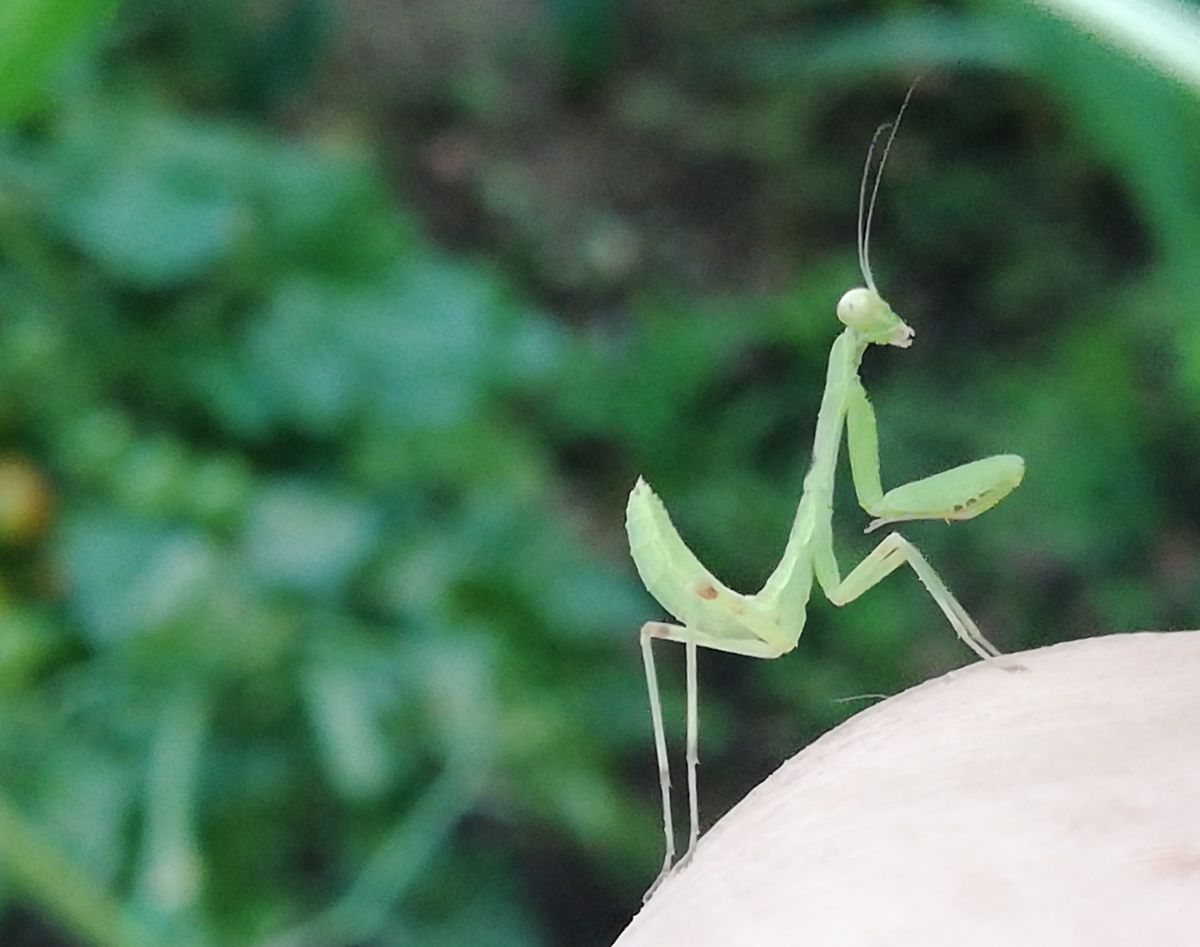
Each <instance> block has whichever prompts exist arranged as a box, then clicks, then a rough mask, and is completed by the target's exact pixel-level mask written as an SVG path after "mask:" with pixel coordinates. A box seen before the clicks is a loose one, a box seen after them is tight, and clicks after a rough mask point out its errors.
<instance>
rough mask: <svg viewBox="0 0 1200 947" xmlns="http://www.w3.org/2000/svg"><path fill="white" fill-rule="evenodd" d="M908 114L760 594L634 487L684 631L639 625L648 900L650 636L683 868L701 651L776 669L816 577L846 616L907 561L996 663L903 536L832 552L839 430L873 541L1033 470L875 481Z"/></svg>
mask: <svg viewBox="0 0 1200 947" xmlns="http://www.w3.org/2000/svg"><path fill="white" fill-rule="evenodd" d="M911 94H912V90H911V89H910V90H909V95H910V96H911ZM907 105H908V97H906V98H905V100H904V104H903V105H902V106H901V107H900V112H899V114H898V115H897V116H896V119H895V121H894V122H891V123H890V124H886V125H883V126H880V128H879V129H878V130H877V131H876V133H875V138H874V139H872V142H871V149H870V150H869V151H868V153H867V160H866V164H865V166H864V168H863V175H862V183H861V185H860V188H859V203H858V260H859V267H860V269H861V271H862V276H863V280H864V282H865V283H866V285H865V286H860V287H857V288H855V289H851V290H849V291H848V292H847V293H846V294H845V295H844V296H842V298H841V300H840V301H839V302H838V305H837V317H838V319H839V320H840V321H841V322H842V323H843V324H844V325H845V329H844V330H843V331H842V333H841V334H840V335H839V336H838V337H837V339H836V340H835V341H834V343H833V348H832V349H831V350H830V353H829V368H828V372H827V374H826V378H825V392H824V394H823V396H822V398H821V408H820V413H819V414H818V415H817V426H816V434H815V437H814V440H813V450H812V466H811V468H810V469H809V471H808V474H807V476H805V478H804V486H803V493H802V495H801V498H800V504H799V507H798V509H797V510H796V518H795V520H794V522H793V524H792V529H791V533H790V535H789V536H788V541H787V545H786V547H785V549H784V552H783V558H782V559H781V560H780V562H779V565H778V566H776V568H775V570H774V571H773V572H772V573H771V575H770V576H769V577H768V579H767V581H766V584H765V585H763V587H762V589H761V590H760V591H758V592H757V593H755V594H753V595H744V594H741V593H738V592H735V591H733V590H732V589H730V588H728V587H726V586H725V585H723V584H722V583H721V582H720V581H719V580H718V579H716V578H715V577H714V576H713V575H712V573H711V572H709V571H708V569H706V568H705V567H704V566H703V565H702V564H701V563H700V561H699V560H698V559H697V558H696V556H695V555H693V553H692V552H691V550H690V549H688V547H687V546H686V545H685V544H684V542H683V540H682V539H681V538H680V536H679V533H678V532H677V531H676V529H675V527H674V526H673V525H672V523H671V519H670V517H669V516H668V515H667V511H666V508H665V507H664V506H663V504H662V501H661V500H659V498H658V496H657V495H655V493H654V492H653V491H652V490H651V489H650V487H649V485H648V484H647V483H646V482H645V480H643V479H641V478H639V479H638V482H637V484H636V485H635V486H634V488H633V492H632V493H631V494H630V496H629V504H628V508H627V512H626V529H627V531H628V533H629V546H630V550H631V552H632V554H633V559H634V562H635V563H636V565H637V570H638V574H639V575H640V576H641V578H642V581H643V582H644V583H645V585H646V588H647V590H648V591H649V592H650V594H651V595H652V596H654V598H655V599H657V600H658V602H659V604H660V605H662V606H663V608H665V609H666V610H667V611H668V612H670V613H671V615H673V616H674V617H675V619H676V620H677V621H678V624H668V623H665V622H657V621H651V622H647V623H646V624H645V625H643V626H642V630H641V636H640V637H641V647H642V658H643V661H644V663H645V671H646V684H647V687H648V689H649V692H650V711H651V717H652V720H653V726H654V747H655V752H656V754H657V758H658V770H659V784H660V789H661V792H662V808H663V832H664V835H665V838H666V855H665V858H664V860H663V867H662V871H661V872H660V873H659V875H658V877H657V879H656V880H655V882H654V884H653V885H651V887H650V889H649V891H647V892H646V897H647V898H649V896H650V895H651V894H652V893H653V891H654V890H655V888H657V887H658V885H659V884H660V883H661V882H662V881H663V879H664V878H666V876H667V875H668V873H669V872H670V871H671V868H672V861H673V860H674V856H675V840H674V839H675V833H674V826H673V823H672V818H671V798H670V773H669V768H668V763H667V747H666V736H665V733H664V729H663V719H662V706H661V703H660V700H659V694H658V680H657V677H656V675H655V670H654V657H653V654H652V651H651V641H652V640H653V639H655V638H661V639H665V640H667V641H676V642H680V643H682V644H683V645H684V646H685V651H686V660H687V766H688V770H687V775H688V802H689V814H690V820H691V826H690V833H689V838H688V848H687V851H686V852H685V854H684V856H683V859H681V861H680V862H679V865H680V866H682V865H684V864H686V863H687V861H688V859H689V858H690V857H691V854H692V852H693V850H694V848H695V845H696V841H697V839H698V838H699V834H700V829H699V816H698V808H697V791H696V764H697V759H698V757H697V741H698V715H697V707H696V649H697V648H699V647H703V648H714V649H716V650H718V651H729V652H732V653H734V654H744V655H748V656H750V657H755V658H777V657H779V656H780V655H782V654H785V653H787V652H788V651H791V650H792V649H793V648H794V647H796V642H797V641H798V640H799V638H800V633H801V631H802V630H803V628H804V617H805V606H806V605H807V603H808V599H809V596H810V595H811V593H812V584H813V578H814V577H815V578H816V580H817V584H818V585H820V587H821V590H822V591H823V592H824V594H825V597H826V598H828V599H829V601H830V602H832V603H833V604H834V605H845V604H846V603H848V602H851V601H853V600H854V599H856V598H858V597H859V596H860V595H862V594H863V593H864V592H866V591H867V590H868V589H870V588H871V587H873V586H874V585H876V584H877V583H878V582H880V581H882V580H883V579H884V578H886V577H887V576H888V575H890V574H891V573H892V572H893V571H895V570H896V569H897V568H899V567H900V566H901V565H903V564H905V563H908V564H909V565H910V566H912V568H913V570H914V571H915V572H916V573H917V577H918V578H919V579H920V580H921V582H922V583H923V584H924V586H925V588H926V589H928V590H929V594H930V595H931V596H933V599H934V601H935V602H936V603H937V605H938V607H940V608H941V610H942V611H943V612H944V613H945V615H946V617H947V618H948V619H949V621H950V624H951V626H953V628H954V630H955V632H956V633H957V634H958V636H959V637H960V638H961V639H962V640H963V641H964V642H965V643H966V644H967V646H968V647H970V648H971V649H972V650H973V651H974V652H975V653H976V654H978V655H979V656H980V657H982V658H985V659H991V658H996V657H997V656H998V655H999V652H998V651H997V650H996V648H994V647H993V646H992V644H991V643H990V642H989V641H988V640H987V639H986V638H985V637H984V636H983V634H982V633H981V632H980V631H979V628H978V627H977V626H976V625H975V622H973V621H972V620H971V617H970V616H969V615H968V614H967V613H966V611H965V610H964V609H963V607H962V606H961V605H960V604H959V603H958V600H957V599H955V598H954V596H953V595H951V594H950V590H949V589H947V588H946V585H945V583H944V582H942V580H941V578H940V577H939V576H938V574H937V573H936V572H934V571H933V569H932V568H931V567H930V565H929V563H928V562H927V561H926V560H925V558H924V557H923V556H922V555H921V553H920V552H918V551H917V548H916V547H915V546H913V545H912V543H910V542H909V541H908V540H906V539H905V538H904V537H903V536H901V535H900V533H898V532H892V533H889V534H888V535H887V536H886V537H885V538H884V539H883V541H882V542H880V543H879V545H878V546H876V547H875V549H874V550H873V551H872V552H871V553H870V554H869V555H868V556H867V557H866V558H865V559H863V560H862V562H860V563H859V564H858V565H857V566H856V567H855V568H854V569H852V570H851V571H850V573H849V574H848V575H847V576H845V577H844V578H843V577H842V576H841V573H840V572H839V569H838V564H837V559H836V558H835V555H834V550H833V527H832V508H833V489H834V474H835V470H836V467H837V458H838V450H839V446H840V443H841V439H842V432H843V430H845V432H846V440H847V449H848V451H849V454H850V468H851V474H852V478H853V481H854V488H855V492H856V494H857V496H858V503H859V505H860V506H861V507H862V508H863V509H864V510H866V511H867V512H868V513H869V514H871V516H873V517H874V519H873V520H872V521H871V523H870V525H869V526H868V527H867V532H871V531H872V530H875V529H877V528H879V527H881V526H885V525H888V524H890V523H896V522H901V521H904V520H918V519H942V520H946V521H947V522H949V521H951V520H965V519H970V518H972V517H974V516H978V515H979V514H980V513H982V512H984V511H985V510H988V509H991V507H993V506H995V505H996V504H997V503H999V502H1000V501H1001V500H1002V499H1003V498H1004V497H1005V496H1006V495H1007V494H1008V493H1009V492H1011V491H1012V490H1013V489H1014V488H1015V487H1016V486H1017V484H1019V483H1020V482H1021V477H1022V475H1023V474H1024V470H1025V463H1024V461H1023V460H1022V459H1021V458H1020V457H1018V456H1016V455H1015V454H1001V455H997V456H994V457H987V458H984V459H983V460H977V461H974V462H972V463H968V464H964V465H962V466H959V467H954V468H952V469H950V470H946V471H943V472H941V473H938V474H934V475H932V476H930V477H925V478H924V479H921V480H916V481H913V482H912V483H906V484H904V485H903V486H900V487H896V488H895V489H894V490H889V491H888V492H886V493H885V492H884V491H883V487H882V485H881V482H880V474H879V443H878V437H877V434H876V427H875V412H874V409H873V408H872V407H871V403H870V402H869V401H868V400H867V395H866V391H865V390H864V389H863V386H862V382H861V381H860V380H859V376H858V368H859V363H860V362H861V360H862V357H863V354H864V353H865V352H866V350H867V348H868V347H869V346H871V345H894V346H897V347H899V348H908V347H909V346H910V345H911V344H912V339H913V335H914V333H913V330H912V329H911V328H910V327H909V326H908V325H907V324H906V323H905V322H904V320H902V319H901V318H900V317H899V316H897V315H896V314H895V313H894V312H893V311H892V309H891V307H890V306H889V305H888V304H887V303H886V302H884V300H883V297H881V296H880V295H879V292H878V290H877V289H876V287H875V280H874V277H873V276H872V274H871V266H870V260H869V250H870V239H871V237H870V234H871V220H872V216H873V214H874V210H875V200H876V197H877V195H878V193H879V182H880V179H881V178H882V175H883V168H884V165H885V163H886V161H887V156H888V151H889V150H890V149H891V145H892V142H893V141H894V139H895V136H896V131H897V129H898V128H899V126H900V120H901V119H902V118H903V116H904V109H905V108H906V107H907ZM889 128H890V134H889V135H888V138H887V142H886V144H885V145H884V148H883V153H882V155H881V157H880V162H879V167H878V170H877V172H876V175H875V180H874V184H873V185H872V187H871V193H870V200H869V201H868V199H867V184H868V179H869V177H870V170H871V166H872V157H873V155H874V152H875V146H876V144H877V143H878V141H879V137H880V135H881V133H882V132H884V131H886V130H888V129H889Z"/></svg>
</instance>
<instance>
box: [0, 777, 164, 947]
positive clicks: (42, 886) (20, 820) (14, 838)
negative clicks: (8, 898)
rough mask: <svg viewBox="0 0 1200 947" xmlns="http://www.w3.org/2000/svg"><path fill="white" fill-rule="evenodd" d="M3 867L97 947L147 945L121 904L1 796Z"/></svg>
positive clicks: (55, 916)
mask: <svg viewBox="0 0 1200 947" xmlns="http://www.w3.org/2000/svg"><path fill="white" fill-rule="evenodd" d="M0 871H3V873H4V874H5V876H7V878H8V879H9V880H10V881H12V882H13V884H15V885H16V886H17V887H18V888H19V889H20V890H21V891H22V892H23V893H24V894H25V895H26V897H28V898H29V900H30V901H31V902H33V903H34V904H36V905H37V906H38V907H40V908H41V909H42V910H43V911H44V913H45V915H46V917H47V918H48V919H51V920H53V921H54V922H56V923H58V924H59V925H61V927H62V928H63V930H66V931H69V932H70V933H71V934H73V935H75V936H76V937H78V938H80V939H81V940H83V941H86V942H87V943H89V944H92V945H94V947H133V945H137V947H145V945H148V944H150V943H151V939H150V937H149V936H148V935H147V934H146V933H145V932H144V931H137V930H135V929H134V925H133V923H132V921H131V919H130V918H129V917H128V916H127V915H126V914H125V913H124V911H122V909H121V906H120V905H119V904H118V903H117V902H116V901H115V900H114V899H113V898H112V896H111V895H110V894H109V893H108V892H107V891H105V890H104V889H103V888H101V887H99V886H98V885H96V884H95V883H94V882H93V881H92V879H90V878H88V877H87V875H85V874H84V873H83V871H82V870H80V868H79V866H78V865H76V864H75V863H73V862H72V861H71V860H70V859H69V858H67V857H66V856H65V855H64V854H63V853H62V852H61V851H59V850H58V849H57V848H55V847H54V846H53V845H52V844H51V843H50V842H49V841H48V840H47V839H45V838H44V837H43V836H42V835H41V833H39V832H38V830H37V829H36V828H35V827H34V826H33V825H32V824H30V822H29V821H28V820H27V819H26V818H25V817H24V816H23V815H22V814H21V813H20V812H19V811H18V810H17V809H16V808H15V807H14V806H13V805H12V804H11V802H9V800H8V799H6V798H5V797H4V796H3V795H0Z"/></svg>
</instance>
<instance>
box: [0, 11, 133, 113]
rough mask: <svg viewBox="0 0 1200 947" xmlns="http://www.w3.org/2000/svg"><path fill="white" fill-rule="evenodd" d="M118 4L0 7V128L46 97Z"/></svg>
mask: <svg viewBox="0 0 1200 947" xmlns="http://www.w3.org/2000/svg"><path fill="white" fill-rule="evenodd" d="M116 6H117V3H116V0H4V3H3V4H0V125H3V124H4V123H5V122H7V121H11V120H12V119H13V118H14V117H15V116H16V115H18V114H19V113H20V112H21V111H22V110H24V109H26V108H28V107H29V106H30V105H31V104H32V103H33V101H34V100H35V99H36V98H37V96H38V95H39V94H43V93H44V92H45V86H46V85H47V83H48V81H49V79H50V77H51V75H52V73H53V72H54V70H55V69H56V68H57V67H58V66H59V65H60V64H61V63H62V61H63V59H64V58H65V57H66V56H67V55H68V54H69V53H70V52H71V49H72V47H73V46H74V45H75V44H76V42H77V41H78V40H79V39H80V37H81V36H83V35H84V34H85V33H86V31H87V30H88V29H90V28H92V27H94V26H95V25H97V24H99V23H101V22H102V18H103V16H104V15H105V14H106V13H107V14H111V13H112V11H114V10H115V9H116Z"/></svg>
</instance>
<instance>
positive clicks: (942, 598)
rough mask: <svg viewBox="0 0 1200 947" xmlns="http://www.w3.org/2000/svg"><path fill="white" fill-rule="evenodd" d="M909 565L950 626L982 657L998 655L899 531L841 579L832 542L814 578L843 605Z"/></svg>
mask: <svg viewBox="0 0 1200 947" xmlns="http://www.w3.org/2000/svg"><path fill="white" fill-rule="evenodd" d="M906 562H907V563H908V564H909V565H910V566H912V568H913V571H914V572H916V574H917V578H919V579H920V580H921V584H922V585H924V586H925V588H926V589H927V590H928V591H929V594H930V595H931V596H933V600H934V601H935V602H936V603H937V605H938V608H940V609H941V610H942V613H943V614H944V615H945V616H946V618H947V619H949V621H950V625H951V627H953V628H954V631H955V633H956V634H957V635H958V637H959V638H961V639H962V640H963V642H964V643H965V644H966V645H967V647H969V648H970V649H971V650H972V651H974V652H975V653H976V654H977V655H979V656H980V657H981V658H983V659H984V660H989V661H990V660H994V659H996V658H998V657H1000V652H999V651H998V650H997V649H996V647H995V646H994V645H993V644H992V643H991V642H990V641H988V640H987V638H985V637H984V636H983V632H981V631H980V630H979V626H978V625H976V624H975V622H974V621H973V620H972V619H971V616H970V615H968V614H967V610H966V609H965V608H963V607H962V605H960V604H959V601H958V599H956V598H955V597H954V596H953V595H952V594H951V592H950V590H949V589H948V588H946V583H945V582H943V581H942V579H941V576H939V575H938V574H937V573H936V572H934V570H933V567H932V566H931V565H930V564H929V562H928V561H927V560H926V559H925V557H924V556H922V555H921V553H920V551H919V550H918V549H917V547H916V546H914V545H913V544H912V543H910V542H909V541H908V540H907V539H905V538H904V537H903V536H901V535H900V534H899V533H889V534H888V535H887V536H886V537H884V539H883V541H882V542H880V544H879V545H878V546H876V547H875V548H874V549H873V550H872V551H871V552H870V554H869V555H868V556H867V557H866V558H865V559H863V561H862V562H860V563H859V564H858V565H857V566H855V567H854V568H853V569H852V570H851V571H850V574H849V575H847V576H846V578H844V579H838V576H837V562H836V561H835V560H834V557H833V548H832V546H829V547H828V551H827V552H825V553H823V554H822V555H819V556H817V557H816V558H815V563H816V574H817V581H818V582H820V583H821V588H822V589H823V590H824V592H825V596H826V597H827V598H828V599H829V601H831V602H832V603H833V604H834V605H845V604H847V603H848V602H852V601H854V599H856V598H858V597H859V596H860V595H862V594H863V593H864V592H866V591H867V590H868V589H870V588H873V587H874V586H876V585H878V584H879V583H880V582H882V581H883V580H884V579H886V578H887V577H888V576H889V575H891V574H892V573H893V572H895V571H896V570H897V569H898V568H900V566H902V565H904V563H906Z"/></svg>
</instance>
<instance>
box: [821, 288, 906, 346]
mask: <svg viewBox="0 0 1200 947" xmlns="http://www.w3.org/2000/svg"><path fill="white" fill-rule="evenodd" d="M837 317H838V318H839V319H840V320H841V321H842V322H843V323H845V324H846V325H848V326H849V327H850V328H851V329H854V330H855V331H857V332H858V334H859V335H861V336H862V337H863V338H864V339H866V340H867V341H868V342H873V343H875V344H876V345H895V346H896V347H898V348H902V349H906V348H908V347H909V346H910V345H912V340H913V336H914V335H916V333H915V332H914V331H913V328H912V326H910V325H909V324H908V323H907V322H905V321H904V320H903V319H901V318H900V317H899V316H898V315H896V314H895V313H894V312H892V307H891V306H889V305H888V304H887V303H886V302H884V299H883V297H882V296H880V295H879V293H877V292H876V291H875V290H874V289H869V288H868V287H866V286H859V287H857V288H855V289H852V290H849V291H848V292H847V293H846V294H845V295H844V296H842V298H841V299H839V300H838V304H837Z"/></svg>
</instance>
